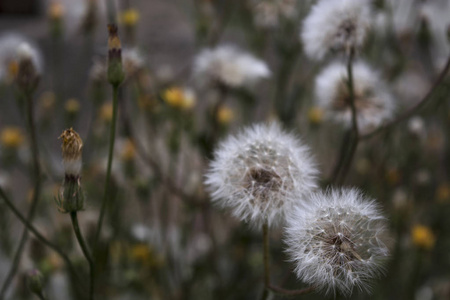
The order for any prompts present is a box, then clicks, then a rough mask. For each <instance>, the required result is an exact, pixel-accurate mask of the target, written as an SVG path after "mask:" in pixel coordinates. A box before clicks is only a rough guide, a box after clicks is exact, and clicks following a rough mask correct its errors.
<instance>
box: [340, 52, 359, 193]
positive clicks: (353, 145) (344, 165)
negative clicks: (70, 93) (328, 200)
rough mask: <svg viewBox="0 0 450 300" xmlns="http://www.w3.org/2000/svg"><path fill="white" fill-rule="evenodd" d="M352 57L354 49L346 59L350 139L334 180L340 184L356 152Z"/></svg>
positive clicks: (357, 137)
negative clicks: (350, 115)
mask: <svg viewBox="0 0 450 300" xmlns="http://www.w3.org/2000/svg"><path fill="white" fill-rule="evenodd" d="M353 57H354V51H353V50H350V54H349V57H348V61H347V75H348V80H347V87H348V92H349V102H350V108H351V112H352V129H351V130H352V131H351V135H352V137H351V140H350V143H349V146H348V150H347V155H346V156H345V158H344V162H343V163H342V168H341V170H340V172H339V176H338V179H337V180H336V182H337V183H338V184H342V183H343V182H344V180H345V177H346V175H347V173H348V170H349V169H350V166H351V164H352V161H353V157H354V155H355V152H356V148H357V147H358V142H359V129H358V120H357V111H356V105H355V91H354V86H353Z"/></svg>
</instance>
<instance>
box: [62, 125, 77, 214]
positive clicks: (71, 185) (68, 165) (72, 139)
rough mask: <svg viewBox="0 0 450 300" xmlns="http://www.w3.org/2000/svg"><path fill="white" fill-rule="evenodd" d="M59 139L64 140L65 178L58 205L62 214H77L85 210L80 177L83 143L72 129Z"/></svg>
mask: <svg viewBox="0 0 450 300" xmlns="http://www.w3.org/2000/svg"><path fill="white" fill-rule="evenodd" d="M59 138H60V139H62V145H61V149H62V156H63V165H64V171H65V177H64V181H63V184H62V186H61V189H60V191H59V195H58V198H57V199H56V204H57V206H58V210H59V211H60V212H62V213H70V212H77V211H79V210H83V209H84V194H83V190H82V188H81V175H80V173H81V154H82V148H83V141H82V140H81V138H80V135H79V134H78V133H77V132H76V131H75V130H73V129H72V128H70V129H66V130H64V132H63V133H62V134H61V136H60V137H59Z"/></svg>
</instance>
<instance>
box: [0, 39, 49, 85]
mask: <svg viewBox="0 0 450 300" xmlns="http://www.w3.org/2000/svg"><path fill="white" fill-rule="evenodd" d="M24 58H26V59H30V60H31V62H32V63H33V66H34V68H35V70H36V72H37V73H38V74H42V71H43V61H42V54H41V53H40V51H39V50H38V48H37V47H36V46H34V45H33V43H32V42H30V41H29V40H28V39H26V38H25V37H23V36H21V35H18V34H14V33H9V34H5V35H3V36H2V37H0V81H2V80H5V79H11V78H14V77H15V75H16V74H14V73H15V72H17V68H18V63H19V60H20V59H24Z"/></svg>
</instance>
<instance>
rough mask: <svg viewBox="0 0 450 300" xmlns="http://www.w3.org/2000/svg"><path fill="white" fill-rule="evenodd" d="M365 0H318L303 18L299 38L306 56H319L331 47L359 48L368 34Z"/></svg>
mask: <svg viewBox="0 0 450 300" xmlns="http://www.w3.org/2000/svg"><path fill="white" fill-rule="evenodd" d="M370 18H371V10H370V3H369V1H368V0H320V1H318V2H317V4H315V5H314V6H313V7H312V9H311V12H310V14H309V15H308V16H307V17H306V19H305V20H304V22H303V28H302V32H301V38H302V41H303V45H304V48H305V53H306V54H307V55H308V57H310V58H312V59H316V60H320V59H322V58H323V57H324V56H325V55H326V54H327V53H328V52H330V51H344V52H345V53H349V52H350V50H351V49H358V48H360V47H361V46H362V45H363V43H364V40H365V39H366V36H367V31H368V28H369V25H370Z"/></svg>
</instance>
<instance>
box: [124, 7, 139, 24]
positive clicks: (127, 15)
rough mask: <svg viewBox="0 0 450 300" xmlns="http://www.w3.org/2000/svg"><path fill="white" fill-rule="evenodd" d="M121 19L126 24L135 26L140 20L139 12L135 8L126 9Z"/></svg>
mask: <svg viewBox="0 0 450 300" xmlns="http://www.w3.org/2000/svg"><path fill="white" fill-rule="evenodd" d="M120 21H121V22H122V23H123V24H124V25H125V26H130V27H131V26H135V25H136V23H137V22H138V21H139V12H138V11H137V10H136V9H134V8H129V9H126V10H124V11H123V12H122V14H121V15H120Z"/></svg>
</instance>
